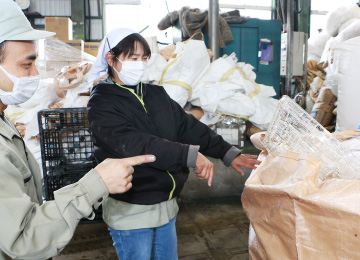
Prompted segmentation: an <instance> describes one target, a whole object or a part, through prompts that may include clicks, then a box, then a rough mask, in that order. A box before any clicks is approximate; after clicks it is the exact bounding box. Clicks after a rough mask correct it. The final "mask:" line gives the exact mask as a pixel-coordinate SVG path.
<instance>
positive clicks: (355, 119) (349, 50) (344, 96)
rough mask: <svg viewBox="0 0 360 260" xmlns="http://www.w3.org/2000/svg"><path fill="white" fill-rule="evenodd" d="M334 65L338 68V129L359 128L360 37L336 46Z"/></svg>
mask: <svg viewBox="0 0 360 260" xmlns="http://www.w3.org/2000/svg"><path fill="white" fill-rule="evenodd" d="M334 52H335V54H334V64H335V66H337V68H338V74H339V81H338V115H337V123H336V124H337V127H338V128H339V127H340V128H357V126H358V124H359V123H360V102H359V99H360V86H359V82H360V73H359V67H360V37H356V38H353V39H350V40H348V41H345V42H342V43H338V44H336V45H335V46H334Z"/></svg>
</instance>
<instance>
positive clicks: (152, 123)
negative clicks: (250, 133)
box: [88, 83, 239, 205]
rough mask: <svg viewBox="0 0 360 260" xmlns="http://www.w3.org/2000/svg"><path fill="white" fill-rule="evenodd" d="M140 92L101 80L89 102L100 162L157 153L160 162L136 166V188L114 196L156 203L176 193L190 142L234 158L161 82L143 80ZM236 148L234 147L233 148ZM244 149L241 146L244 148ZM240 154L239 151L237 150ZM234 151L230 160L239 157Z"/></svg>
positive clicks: (209, 153) (182, 179) (183, 176)
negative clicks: (182, 106) (174, 98)
mask: <svg viewBox="0 0 360 260" xmlns="http://www.w3.org/2000/svg"><path fill="white" fill-rule="evenodd" d="M141 86H142V87H141V89H140V93H139V95H136V92H135V91H134V90H132V89H131V88H129V87H126V86H120V85H116V84H106V83H100V84H98V85H96V86H95V87H94V88H93V90H92V92H91V97H90V100H89V103H88V117H89V122H90V129H91V132H92V136H93V142H94V155H95V159H96V161H97V163H100V162H102V161H103V160H105V159H106V158H126V157H131V156H137V155H143V154H153V155H155V156H156V161H155V162H153V163H148V164H143V165H140V166H135V167H134V173H133V181H132V184H133V187H132V188H131V189H130V190H129V191H128V192H126V193H124V194H116V195H113V194H112V195H110V196H111V197H112V198H114V199H117V200H121V201H125V202H128V203H133V204H141V205H151V204H156V203H160V202H162V201H166V200H170V199H171V198H174V197H176V196H177V195H178V194H179V193H180V191H181V190H182V188H183V186H184V183H185V181H186V180H187V178H188V174H189V169H188V165H187V159H188V152H189V145H198V146H200V150H199V152H201V153H202V154H204V155H207V156H210V157H213V158H221V159H223V161H224V162H225V160H228V161H229V159H225V160H224V157H229V153H230V152H229V150H232V149H231V148H232V147H231V145H230V144H229V143H227V142H225V141H224V140H223V138H222V137H221V136H219V135H217V134H215V133H214V132H213V131H212V130H211V129H210V128H209V127H208V126H206V125H205V124H203V123H201V122H200V121H198V120H197V119H196V118H195V117H193V116H192V115H189V114H187V113H186V112H185V111H184V110H183V109H182V108H181V106H179V105H178V103H176V102H175V101H173V100H172V99H171V98H170V97H169V96H168V94H167V93H166V91H165V89H164V88H163V87H161V86H157V85H151V84H143V83H141ZM233 148H234V147H233ZM238 151H239V150H238ZM237 154H238V153H237ZM233 155H234V151H232V156H230V157H232V158H231V159H230V161H229V162H227V163H226V162H225V164H227V166H229V165H230V163H231V161H232V159H233V158H235V156H233Z"/></svg>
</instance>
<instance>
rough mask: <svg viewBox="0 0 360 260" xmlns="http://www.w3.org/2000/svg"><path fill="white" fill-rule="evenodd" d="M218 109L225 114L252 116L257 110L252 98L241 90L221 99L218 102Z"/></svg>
mask: <svg viewBox="0 0 360 260" xmlns="http://www.w3.org/2000/svg"><path fill="white" fill-rule="evenodd" d="M217 109H218V111H221V112H222V113H225V114H234V115H241V116H251V115H254V114H255V112H256V108H255V106H254V103H253V102H252V100H251V98H249V97H248V96H247V95H245V94H242V93H240V92H235V93H234V94H233V95H232V96H231V97H229V98H227V99H224V100H221V101H220V102H219V103H218V107H217Z"/></svg>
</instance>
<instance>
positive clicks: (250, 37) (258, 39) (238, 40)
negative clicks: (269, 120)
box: [205, 18, 282, 98]
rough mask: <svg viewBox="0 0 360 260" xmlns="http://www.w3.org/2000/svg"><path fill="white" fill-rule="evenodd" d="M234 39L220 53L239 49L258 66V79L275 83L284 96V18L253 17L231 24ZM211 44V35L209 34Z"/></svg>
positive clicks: (244, 58)
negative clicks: (282, 69) (282, 79)
mask: <svg viewBox="0 0 360 260" xmlns="http://www.w3.org/2000/svg"><path fill="white" fill-rule="evenodd" d="M229 26H230V29H231V32H232V34H233V36H234V40H233V41H231V42H228V43H227V44H226V47H225V48H223V49H220V51H219V54H220V57H221V56H222V55H224V54H227V55H230V54H231V53H233V52H235V54H236V57H237V58H238V59H239V60H238V61H240V62H245V63H249V64H251V65H252V66H253V67H254V72H255V73H256V82H257V83H259V84H264V85H267V86H273V87H274V89H275V91H276V96H275V98H279V97H280V48H281V28H282V27H281V21H280V20H260V19H255V18H252V19H250V20H249V21H247V22H246V23H242V24H229ZM205 43H206V45H207V46H208V39H207V37H205Z"/></svg>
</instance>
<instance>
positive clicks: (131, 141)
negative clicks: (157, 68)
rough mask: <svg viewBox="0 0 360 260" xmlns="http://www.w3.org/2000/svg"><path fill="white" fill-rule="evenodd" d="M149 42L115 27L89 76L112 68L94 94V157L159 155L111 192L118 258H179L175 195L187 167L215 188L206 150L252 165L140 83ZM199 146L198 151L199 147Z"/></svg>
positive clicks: (108, 209)
mask: <svg viewBox="0 0 360 260" xmlns="http://www.w3.org/2000/svg"><path fill="white" fill-rule="evenodd" d="M150 55H151V53H150V48H149V46H148V44H147V42H146V41H145V39H144V38H143V37H142V36H141V35H139V34H137V33H136V32H135V31H133V30H130V29H121V28H120V29H115V30H113V31H111V32H110V33H109V34H108V35H107V36H106V37H105V39H104V40H103V42H102V44H101V46H100V49H99V54H98V57H97V60H96V62H95V64H94V67H93V69H92V72H91V76H90V81H95V80H96V79H98V78H100V77H102V76H104V75H105V74H106V73H108V74H109V77H107V78H106V79H105V80H102V81H100V82H99V84H97V85H96V86H95V87H94V88H93V90H92V93H91V97H90V101H89V104H88V108H89V121H90V127H91V130H92V133H93V139H94V145H95V158H96V160H97V161H98V162H102V161H103V160H104V159H105V158H107V157H111V158H124V157H127V156H134V155H138V154H143V153H151V154H154V155H155V156H156V158H157V160H156V162H153V163H149V164H144V165H142V166H136V167H134V174H133V181H132V183H133V187H132V189H130V190H129V191H128V192H126V193H123V194H117V195H110V196H111V197H109V198H107V199H106V200H105V202H104V204H103V217H104V221H105V222H106V223H107V224H108V226H109V230H110V234H111V236H112V238H113V241H114V246H115V248H116V250H117V253H118V256H119V259H126V260H129V259H130V260H131V259H134V260H144V259H159V260H160V259H163V260H173V259H177V258H178V257H177V238H176V229H175V220H176V215H177V212H178V205H177V202H176V197H177V196H178V195H179V193H180V191H181V190H182V188H183V185H184V183H185V181H186V179H187V177H188V174H189V169H188V167H193V168H196V170H194V172H195V173H196V174H197V176H198V177H199V178H200V179H207V180H208V185H209V186H211V183H212V178H213V174H214V171H213V164H212V163H211V162H210V161H209V160H208V159H206V157H205V156H204V155H202V153H203V154H205V155H208V156H211V157H214V158H221V159H222V160H223V162H224V164H225V165H226V166H230V165H231V166H232V167H233V168H234V169H235V170H236V171H237V172H239V173H241V174H244V173H243V171H242V170H241V168H240V167H248V168H252V169H254V168H255V165H256V164H258V163H259V161H257V160H256V159H255V158H256V156H251V155H241V152H240V150H238V149H237V148H235V147H232V146H231V145H230V144H229V143H227V142H225V141H224V140H223V139H222V137H221V136H219V135H217V134H215V133H214V132H213V131H212V130H210V129H209V128H208V127H207V126H206V125H204V124H202V123H200V122H199V121H198V120H197V119H195V118H194V117H193V116H192V115H188V114H187V113H185V112H184V111H183V109H182V108H181V107H180V106H179V105H178V104H177V103H176V102H175V101H173V100H172V99H171V98H170V97H169V96H168V95H167V93H166V92H165V90H164V88H163V87H161V86H157V85H151V84H145V83H142V82H141V81H140V79H141V77H142V75H143V73H144V70H145V67H146V62H147V60H148V59H149V58H150ZM200 152H201V153H200Z"/></svg>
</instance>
